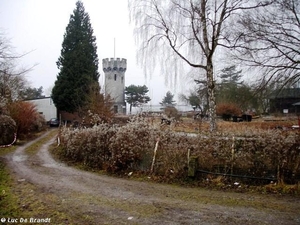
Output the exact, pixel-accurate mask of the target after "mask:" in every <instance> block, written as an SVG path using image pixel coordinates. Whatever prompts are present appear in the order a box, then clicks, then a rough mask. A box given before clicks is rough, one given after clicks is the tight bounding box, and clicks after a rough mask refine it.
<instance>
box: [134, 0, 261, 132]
mask: <svg viewBox="0 0 300 225" xmlns="http://www.w3.org/2000/svg"><path fill="white" fill-rule="evenodd" d="M264 5H266V4H263V3H261V2H259V1H255V0H254V1H249V0H184V1H183V0H168V1H164V0H129V9H130V16H131V20H132V21H133V22H134V24H135V27H136V30H135V34H136V40H137V43H138V44H139V47H140V56H139V59H140V62H141V64H142V65H144V66H145V67H148V69H149V68H150V69H152V68H153V67H152V66H153V65H156V60H155V59H158V60H159V61H160V62H161V63H162V64H163V65H162V69H164V70H165V71H167V72H170V71H172V72H173V75H174V77H175V78H176V75H177V73H178V62H186V63H187V64H188V65H189V66H190V67H193V68H198V69H200V71H204V74H205V75H204V76H205V77H204V79H206V81H207V90H208V102H209V107H208V115H209V118H210V130H211V131H216V129H217V125H216V97H215V78H214V64H215V60H216V59H215V57H216V52H217V47H218V46H224V47H229V45H228V44H230V43H229V42H228V40H229V39H230V35H231V34H230V30H229V29H230V21H232V20H233V19H234V17H235V16H236V15H237V14H238V13H240V12H241V11H242V10H245V9H253V8H256V7H260V6H264ZM149 62H152V64H151V63H150V64H149ZM167 64H169V65H168V66H167Z"/></svg>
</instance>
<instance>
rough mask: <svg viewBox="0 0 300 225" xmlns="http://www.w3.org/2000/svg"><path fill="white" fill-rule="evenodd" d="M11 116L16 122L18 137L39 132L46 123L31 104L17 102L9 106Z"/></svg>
mask: <svg viewBox="0 0 300 225" xmlns="http://www.w3.org/2000/svg"><path fill="white" fill-rule="evenodd" d="M7 108H8V111H9V115H10V116H11V117H12V119H13V120H14V121H15V122H16V125H17V135H18V136H19V137H21V138H22V137H24V136H28V135H29V134H30V132H34V131H38V130H39V129H41V128H42V126H43V124H46V121H45V120H44V119H43V118H42V117H41V115H40V114H39V113H38V111H37V110H36V108H35V105H33V104H32V103H30V102H22V101H16V102H12V103H11V104H9V105H8V106H7Z"/></svg>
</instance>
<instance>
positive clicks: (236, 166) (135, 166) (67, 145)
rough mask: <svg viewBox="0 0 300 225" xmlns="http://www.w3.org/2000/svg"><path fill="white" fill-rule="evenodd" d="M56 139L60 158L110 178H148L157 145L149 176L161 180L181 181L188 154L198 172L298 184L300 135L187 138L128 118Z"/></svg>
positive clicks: (244, 132) (141, 119)
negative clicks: (117, 175)
mask: <svg viewBox="0 0 300 225" xmlns="http://www.w3.org/2000/svg"><path fill="white" fill-rule="evenodd" d="M60 136H61V143H62V155H63V156H64V157H67V158H68V159H70V160H72V161H75V162H80V163H83V164H84V165H87V166H89V167H92V168H98V169H104V170H106V171H108V172H111V173H120V172H126V171H129V170H130V171H141V172H143V173H145V172H147V173H149V172H150V168H151V165H152V159H153V150H154V147H155V144H156V142H157V140H159V142H158V148H157V153H156V158H155V164H154V167H153V171H151V172H152V175H153V176H155V177H162V178H163V179H164V180H174V179H177V180H178V179H179V180H180V179H181V180H183V179H186V177H187V168H188V152H190V157H196V158H197V159H198V165H199V167H198V168H199V170H202V171H206V173H218V174H216V176H220V174H226V175H230V174H233V175H241V176H246V177H249V179H248V180H247V182H250V183H253V181H255V179H252V178H255V177H260V178H269V179H273V180H274V181H275V180H278V182H280V183H282V182H287V183H295V182H297V181H299V180H300V148H299V146H300V136H299V134H298V133H297V132H292V131H289V132H288V131H282V130H270V129H269V130H260V129H257V128H256V129H254V128H253V129H250V128H248V129H247V130H239V131H238V132H235V133H232V132H231V133H229V132H228V133H225V132H223V133H218V134H214V135H213V134H205V135H204V134H201V133H200V134H199V135H198V136H196V135H194V136H193V135H188V134H185V135H184V134H180V133H176V132H174V131H172V130H171V129H165V130H161V129H160V126H159V124H158V123H157V126H155V124H154V125H153V124H152V123H150V122H149V120H148V119H147V118H144V117H134V118H131V120H130V121H129V122H128V123H127V124H126V125H124V126H120V127H116V126H111V125H110V124H104V123H103V124H99V125H98V126H94V127H92V128H87V129H70V128H63V129H62V130H61V134H60ZM189 149H190V151H189ZM204 178H205V176H204ZM232 179H233V178H232ZM232 179H231V180H232ZM234 179H235V180H236V179H240V180H243V181H245V179H244V178H237V177H235V178H234ZM229 180H230V179H229Z"/></svg>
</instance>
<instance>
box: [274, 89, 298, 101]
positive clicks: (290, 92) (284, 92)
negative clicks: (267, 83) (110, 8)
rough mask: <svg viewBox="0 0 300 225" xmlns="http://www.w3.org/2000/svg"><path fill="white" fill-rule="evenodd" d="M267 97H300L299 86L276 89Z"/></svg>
mask: <svg viewBox="0 0 300 225" xmlns="http://www.w3.org/2000/svg"><path fill="white" fill-rule="evenodd" d="M269 98H270V99H276V98H300V88H286V89H278V90H275V91H273V93H272V94H271V95H270V97H269Z"/></svg>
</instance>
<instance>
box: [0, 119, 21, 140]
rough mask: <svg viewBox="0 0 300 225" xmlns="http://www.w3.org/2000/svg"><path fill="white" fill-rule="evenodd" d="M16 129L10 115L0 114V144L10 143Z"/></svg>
mask: <svg viewBox="0 0 300 225" xmlns="http://www.w3.org/2000/svg"><path fill="white" fill-rule="evenodd" d="M16 131H17V126H16V122H15V121H14V120H13V119H12V118H11V117H10V116H6V115H0V134H1V135H0V145H8V144H10V143H12V142H13V140H14V134H15V133H16Z"/></svg>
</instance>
